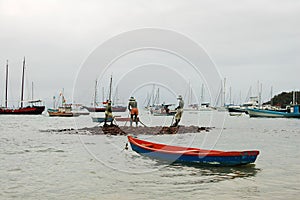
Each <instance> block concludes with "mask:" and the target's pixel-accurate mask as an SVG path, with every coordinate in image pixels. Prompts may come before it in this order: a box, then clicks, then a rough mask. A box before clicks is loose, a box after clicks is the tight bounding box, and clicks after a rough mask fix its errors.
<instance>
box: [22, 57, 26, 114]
mask: <svg viewBox="0 0 300 200" xmlns="http://www.w3.org/2000/svg"><path fill="white" fill-rule="evenodd" d="M24 71H25V57H24V60H23V70H22V89H21V108H23V101H24V73H25V72H24Z"/></svg>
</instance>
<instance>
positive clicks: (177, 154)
mask: <svg viewBox="0 0 300 200" xmlns="http://www.w3.org/2000/svg"><path fill="white" fill-rule="evenodd" d="M128 141H129V143H130V145H131V148H132V150H134V151H136V152H137V153H139V154H142V155H145V156H148V157H152V158H156V159H161V160H168V161H172V162H188V163H195V164H202V165H216V166H236V165H246V164H249V163H254V162H255V160H256V158H257V156H258V154H259V151H257V150H251V151H218V150H204V149H198V148H190V147H180V146H170V145H165V144H158V143H153V142H149V141H145V140H140V139H137V138H133V137H132V136H128Z"/></svg>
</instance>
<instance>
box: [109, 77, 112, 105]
mask: <svg viewBox="0 0 300 200" xmlns="http://www.w3.org/2000/svg"><path fill="white" fill-rule="evenodd" d="M111 90H112V76H110V84H109V100H110V101H111Z"/></svg>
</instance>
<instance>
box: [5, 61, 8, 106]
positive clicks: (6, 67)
mask: <svg viewBox="0 0 300 200" xmlns="http://www.w3.org/2000/svg"><path fill="white" fill-rule="evenodd" d="M7 87H8V60H7V61H6V85H5V108H7Z"/></svg>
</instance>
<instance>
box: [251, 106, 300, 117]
mask: <svg viewBox="0 0 300 200" xmlns="http://www.w3.org/2000/svg"><path fill="white" fill-rule="evenodd" d="M247 112H248V114H249V116H250V117H270V118H300V113H299V105H293V106H292V107H291V108H290V109H289V110H288V111H287V112H282V111H276V110H267V109H259V108H248V109H247Z"/></svg>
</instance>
